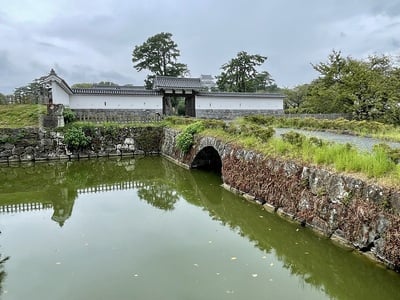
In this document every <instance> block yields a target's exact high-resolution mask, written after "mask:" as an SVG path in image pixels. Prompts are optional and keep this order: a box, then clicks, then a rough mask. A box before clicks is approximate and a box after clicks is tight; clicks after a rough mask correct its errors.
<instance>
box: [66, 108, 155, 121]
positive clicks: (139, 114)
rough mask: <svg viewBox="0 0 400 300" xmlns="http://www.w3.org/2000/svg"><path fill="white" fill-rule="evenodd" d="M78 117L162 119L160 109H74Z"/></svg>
mask: <svg viewBox="0 0 400 300" xmlns="http://www.w3.org/2000/svg"><path fill="white" fill-rule="evenodd" d="M73 111H74V113H75V116H76V119H77V120H79V121H87V122H98V123H103V122H118V123H132V122H157V121H161V119H162V118H161V114H162V110H161V109H159V110H157V109H146V110H144V109H74V110H73Z"/></svg>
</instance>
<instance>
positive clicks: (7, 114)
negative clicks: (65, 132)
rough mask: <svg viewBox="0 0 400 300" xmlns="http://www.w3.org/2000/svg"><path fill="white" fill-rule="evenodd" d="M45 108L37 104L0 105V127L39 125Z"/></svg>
mask: <svg viewBox="0 0 400 300" xmlns="http://www.w3.org/2000/svg"><path fill="white" fill-rule="evenodd" d="M46 110H47V108H46V106H44V105H37V104H15V105H0V116H1V117H0V128H21V127H39V125H40V117H41V116H43V115H45V114H46Z"/></svg>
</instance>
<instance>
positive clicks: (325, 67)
mask: <svg viewBox="0 0 400 300" xmlns="http://www.w3.org/2000/svg"><path fill="white" fill-rule="evenodd" d="M312 67H313V68H314V70H316V71H317V72H318V73H319V76H318V78H316V79H314V80H313V81H312V82H310V83H307V84H303V85H299V86H296V87H294V88H293V89H286V90H285V94H286V96H287V97H286V102H285V108H286V110H287V111H288V112H291V113H347V114H351V115H352V117H353V118H354V119H356V120H374V121H380V122H384V123H391V124H400V68H399V65H398V62H397V61H396V60H395V59H393V58H392V57H390V56H388V55H371V56H369V57H368V58H367V59H364V60H361V59H356V58H353V57H350V56H348V57H344V56H343V55H342V53H341V52H340V51H335V50H334V51H332V53H331V54H329V56H328V60H327V61H326V62H320V63H318V64H316V65H312Z"/></svg>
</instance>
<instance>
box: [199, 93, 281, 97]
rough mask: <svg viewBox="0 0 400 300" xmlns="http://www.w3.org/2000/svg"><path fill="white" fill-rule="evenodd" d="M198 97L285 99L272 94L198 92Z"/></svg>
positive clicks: (279, 95)
mask: <svg viewBox="0 0 400 300" xmlns="http://www.w3.org/2000/svg"><path fill="white" fill-rule="evenodd" d="M197 95H198V96H213V97H234V98H285V96H284V95H282V94H274V93H233V92H200V93H198V94H197Z"/></svg>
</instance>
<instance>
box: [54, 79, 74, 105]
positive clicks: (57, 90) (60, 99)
mask: <svg viewBox="0 0 400 300" xmlns="http://www.w3.org/2000/svg"><path fill="white" fill-rule="evenodd" d="M51 92H52V98H53V103H54V104H63V105H64V106H66V107H68V106H70V101H69V100H70V98H69V95H68V94H67V93H66V92H65V91H64V90H63V89H62V88H61V87H60V86H59V85H58V83H57V82H55V81H53V82H52V83H51Z"/></svg>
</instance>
